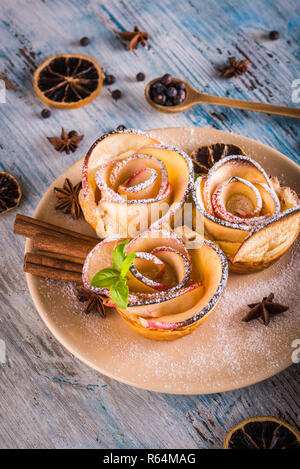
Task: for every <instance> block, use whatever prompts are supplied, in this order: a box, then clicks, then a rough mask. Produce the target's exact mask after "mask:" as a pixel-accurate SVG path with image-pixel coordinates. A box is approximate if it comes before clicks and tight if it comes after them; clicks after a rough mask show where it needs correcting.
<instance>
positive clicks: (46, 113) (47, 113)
mask: <svg viewBox="0 0 300 469" xmlns="http://www.w3.org/2000/svg"><path fill="white" fill-rule="evenodd" d="M41 116H42V117H43V118H44V119H48V117H50V116H51V111H50V109H43V110H42V111H41Z"/></svg>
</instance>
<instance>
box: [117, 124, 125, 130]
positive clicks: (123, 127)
mask: <svg viewBox="0 0 300 469" xmlns="http://www.w3.org/2000/svg"><path fill="white" fill-rule="evenodd" d="M125 129H126V127H125V125H118V127H117V129H116V130H125Z"/></svg>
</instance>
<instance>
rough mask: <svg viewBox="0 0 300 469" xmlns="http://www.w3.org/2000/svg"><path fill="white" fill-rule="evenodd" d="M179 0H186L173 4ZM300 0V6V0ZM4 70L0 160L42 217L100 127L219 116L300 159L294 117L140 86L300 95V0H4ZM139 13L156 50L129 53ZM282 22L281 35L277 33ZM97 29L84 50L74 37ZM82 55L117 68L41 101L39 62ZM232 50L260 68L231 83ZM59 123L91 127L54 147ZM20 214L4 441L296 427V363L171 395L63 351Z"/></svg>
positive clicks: (8, 254)
mask: <svg viewBox="0 0 300 469" xmlns="http://www.w3.org/2000/svg"><path fill="white" fill-rule="evenodd" d="M175 5H176V7H175ZM297 5H298V6H297ZM0 11H1V16H0V18H1V19H0V33H1V36H0V37H1V41H0V57H1V63H0V75H1V76H2V77H5V78H6V84H7V94H6V98H7V99H6V103H5V104H0V112H1V120H0V128H1V135H0V170H6V171H10V172H12V173H13V174H14V175H15V176H16V177H17V178H18V179H19V181H20V183H21V185H22V190H23V199H22V203H21V206H20V211H21V212H22V213H24V214H28V215H32V213H33V210H34V209H35V207H36V205H37V203H38V201H39V199H40V197H41V196H42V195H43V193H44V192H45V190H46V189H47V187H48V186H49V184H50V183H51V182H52V181H53V180H54V179H55V178H56V177H57V176H58V175H59V174H60V173H61V172H62V171H63V170H64V169H65V168H66V167H68V166H69V165H70V164H71V163H72V162H73V161H75V160H76V159H77V158H78V157H79V156H81V154H83V152H84V151H86V150H87V148H88V147H89V145H90V144H91V143H92V142H93V141H94V140H95V138H96V137H98V136H99V135H100V134H101V133H103V131H106V130H109V129H111V128H114V127H116V126H117V125H119V124H124V125H126V126H127V127H129V126H131V127H139V128H144V129H147V128H156V127H166V126H188V125H198V126H214V127H216V128H220V129H224V130H230V131H233V132H236V133H240V134H244V135H246V136H248V137H252V138H255V139H257V140H260V141H262V142H264V143H266V144H268V145H271V146H273V147H274V148H277V149H278V150H280V151H282V152H283V153H285V154H286V155H287V156H289V157H291V158H292V159H294V160H295V161H298V162H299V161H300V158H299V139H298V131H299V126H298V127H297V125H298V122H297V121H296V120H293V119H287V118H282V117H270V116H267V115H263V114H253V113H250V112H242V111H237V110H229V109H226V110H225V109H222V108H216V107H208V106H206V107H201V106H198V107H195V108H193V109H192V110H190V111H188V112H186V113H185V114H184V115H163V114H159V113H156V112H155V111H153V110H152V109H151V108H150V107H149V105H148V104H147V103H146V101H145V99H144V96H143V88H144V83H137V82H136V81H135V75H136V73H137V72H140V71H143V72H144V73H146V75H147V78H148V79H152V78H153V77H155V76H159V75H161V74H163V73H165V72H170V73H173V74H174V75H177V76H182V77H183V78H185V79H186V80H189V81H190V82H191V83H192V84H193V85H195V86H196V87H198V88H199V89H201V88H202V89H203V90H205V91H206V92H208V93H215V94H219V95H224V96H230V97H234V98H243V99H252V100H258V101H259V100H260V101H265V102H269V103H278V104H283V105H292V101H291V94H292V81H293V80H295V79H296V78H299V30H300V28H299V3H298V2H297V1H296V0H289V1H287V0H280V1H277V2H272V1H268V0H264V1H253V2H244V3H243V2H240V1H238V0H236V1H235V0H227V1H223V2H219V1H217V0H213V1H210V2H207V1H202V0H201V1H200V0H191V1H186V2H174V1H172V0H166V1H164V2H161V1H157V0H154V1H151V2H148V1H146V0H143V1H138V0H131V1H127V2H123V1H112V0H110V1H108V0H104V1H99V2H96V1H90V2H88V1H86V2H84V1H75V0H73V1H71V0H68V1H63V2H62V1H58V0H53V1H51V2H50V1H46V0H45V1H38V0H34V1H29V0H23V1H21V0H19V1H17V0H14V1H10V2H1V5H0ZM134 24H138V25H139V26H140V27H141V28H142V29H145V30H147V31H148V32H149V34H150V36H151V39H150V41H149V46H150V47H149V50H147V49H139V50H138V51H137V52H136V53H130V52H128V51H126V50H125V49H124V47H123V46H122V44H121V43H120V42H119V41H118V39H116V37H115V35H114V34H113V31H114V30H124V29H130V28H132V26H133V25H134ZM272 29H276V30H279V31H280V32H281V38H280V40H279V41H270V40H268V39H267V33H268V32H269V31H270V30H272ZM82 36H89V37H90V38H91V44H90V45H89V46H88V47H86V48H82V47H80V46H79V45H78V40H79V39H80V38H81V37H82ZM61 52H79V53H85V54H87V55H91V56H92V57H94V58H95V59H97V60H98V61H99V62H100V64H101V65H102V66H103V68H104V70H105V71H107V72H109V73H113V74H115V75H116V76H117V83H116V85H115V86H114V87H112V89H114V88H120V89H121V90H122V91H123V92H124V97H123V99H121V100H120V101H118V102H113V101H112V99H111V97H110V94H109V92H108V89H107V88H105V89H103V92H102V93H101V96H100V97H99V98H98V99H96V100H95V101H94V102H93V103H91V104H89V105H88V106H86V107H84V108H82V109H79V110H73V111H64V110H53V112H52V116H51V118H50V119H47V120H43V119H41V118H40V115H39V114H40V111H41V109H42V108H43V107H44V106H43V104H42V103H41V102H40V101H39V99H38V98H37V97H36V96H35V94H34V92H33V88H32V81H31V79H32V72H33V70H34V68H35V66H36V65H37V64H39V63H40V62H41V61H42V60H44V59H45V58H46V57H48V56H50V55H52V54H54V53H61ZM228 55H235V56H236V57H237V58H239V59H243V58H245V57H246V58H249V59H250V62H251V67H250V71H249V73H248V74H245V75H244V76H242V77H241V78H239V79H238V80H234V79H233V80H228V81H225V80H222V79H220V77H219V71H218V69H219V67H220V66H222V65H223V64H224V62H226V59H227V57H228ZM61 126H64V127H65V128H66V129H67V130H71V129H73V128H75V129H76V130H78V131H80V132H82V133H84V135H85V138H84V140H83V142H82V144H81V145H80V149H79V150H78V152H77V153H75V154H72V155H69V156H64V155H61V154H59V153H56V152H55V151H54V150H53V148H52V147H51V146H50V144H49V143H48V141H47V139H46V136H52V135H57V134H58V133H59V131H60V128H61ZM14 217H15V213H13V212H12V213H8V214H6V215H4V216H3V217H1V222H0V233H1V240H2V243H1V246H2V253H1V278H0V282H1V287H0V299H1V301H0V305H1V317H0V341H1V342H0V346H1V345H2V344H3V341H4V342H5V345H6V362H5V363H2V364H1V363H0V377H1V379H0V395H1V398H0V448H37V447H42V448H71V447H76V448H212V447H220V445H221V444H222V440H223V438H224V435H225V433H226V431H227V430H228V429H229V428H230V427H231V426H232V425H234V424H236V423H238V422H239V421H240V420H242V419H244V418H246V417H249V416H254V415H263V414H268V415H275V416H278V417H283V418H284V419H286V420H287V421H289V422H290V423H291V424H294V425H297V423H299V422H297V418H298V417H299V411H300V408H299V385H297V379H298V382H299V377H300V372H299V367H297V365H293V366H292V367H290V368H289V369H288V370H286V371H284V372H282V373H280V374H279V375H277V376H275V377H273V378H271V379H269V380H267V381H265V382H263V383H260V384H257V385H255V386H252V387H250V388H246V389H242V390H238V391H235V392H228V393H225V394H222V395H221V394H217V395H208V396H190V397H189V396H173V395H163V394H154V393H150V392H145V391H141V390H137V389H134V388H130V387H128V386H126V385H123V384H120V383H118V382H116V381H113V380H111V379H108V378H105V377H103V376H101V375H100V374H98V373H96V372H94V371H92V370H90V369H89V368H87V367H86V366H85V365H83V364H82V363H80V362H79V361H78V360H77V359H75V358H74V357H72V356H71V355H70V354H69V353H68V352H66V351H65V350H64V349H63V347H62V346H61V345H60V344H58V343H57V342H56V340H55V339H53V337H51V335H50V333H49V332H48V330H47V329H46V328H45V326H44V324H43V323H42V321H41V319H40V318H39V316H38V314H37V312H36V311H35V309H34V306H33V304H32V300H31V298H30V295H29V292H28V290H27V286H26V282H25V278H24V275H23V273H22V267H21V266H22V260H23V249H24V241H23V240H22V239H21V238H19V237H15V236H14V235H13V234H12V224H13V220H14Z"/></svg>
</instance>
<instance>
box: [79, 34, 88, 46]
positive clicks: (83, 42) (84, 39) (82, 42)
mask: <svg viewBox="0 0 300 469" xmlns="http://www.w3.org/2000/svg"><path fill="white" fill-rule="evenodd" d="M89 43H90V40H89V38H88V37H86V36H85V37H82V38H81V39H80V45H81V46H84V47H85V46H88V45H89Z"/></svg>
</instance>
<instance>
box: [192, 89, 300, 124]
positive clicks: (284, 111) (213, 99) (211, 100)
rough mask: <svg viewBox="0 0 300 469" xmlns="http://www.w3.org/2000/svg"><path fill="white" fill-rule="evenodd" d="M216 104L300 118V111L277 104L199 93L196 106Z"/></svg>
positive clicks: (196, 97)
mask: <svg viewBox="0 0 300 469" xmlns="http://www.w3.org/2000/svg"><path fill="white" fill-rule="evenodd" d="M205 103H206V104H216V105H218V106H227V107H233V108H237V109H245V110H248V111H256V112H266V113H268V114H279V115H280V116H288V117H295V118H298V119H299V118H300V109H299V108H293V107H288V106H276V105H275V104H264V103H255V102H252V101H245V100H242V99H231V98H222V97H220V96H212V95H209V94H204V93H197V95H196V96H195V101H194V104H205Z"/></svg>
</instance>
